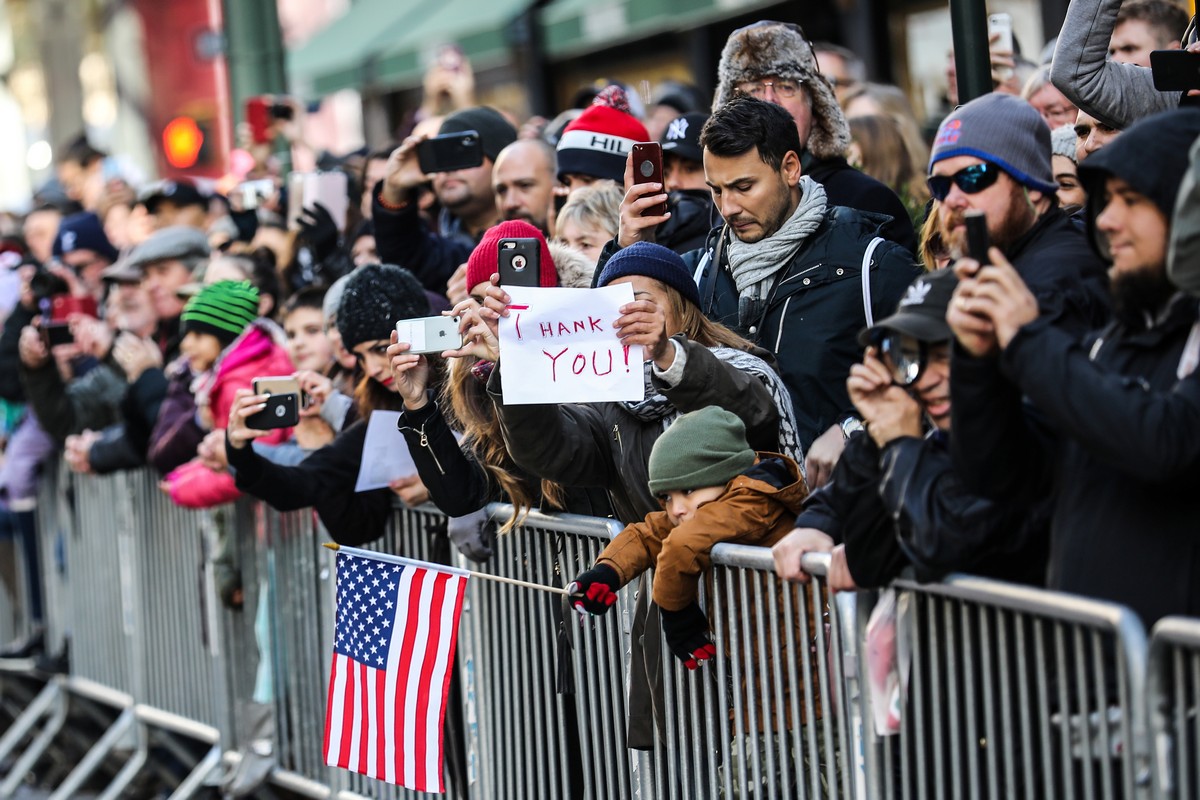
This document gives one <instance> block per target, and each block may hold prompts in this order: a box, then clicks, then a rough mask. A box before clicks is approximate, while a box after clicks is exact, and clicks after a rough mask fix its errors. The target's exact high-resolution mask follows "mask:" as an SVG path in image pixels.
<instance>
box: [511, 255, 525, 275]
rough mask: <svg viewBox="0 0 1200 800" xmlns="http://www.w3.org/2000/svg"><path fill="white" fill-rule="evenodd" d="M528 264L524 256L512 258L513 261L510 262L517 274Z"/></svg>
mask: <svg viewBox="0 0 1200 800" xmlns="http://www.w3.org/2000/svg"><path fill="white" fill-rule="evenodd" d="M528 263H529V262H527V261H526V260H525V256H513V260H512V265H513V269H515V270H517V271H518V272H519V271H520V270H523V269H525V265H526V264H528Z"/></svg>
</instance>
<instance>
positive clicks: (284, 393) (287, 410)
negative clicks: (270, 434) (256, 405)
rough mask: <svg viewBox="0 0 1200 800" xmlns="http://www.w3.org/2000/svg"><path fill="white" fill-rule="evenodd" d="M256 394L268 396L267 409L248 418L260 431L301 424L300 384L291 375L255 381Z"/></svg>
mask: <svg viewBox="0 0 1200 800" xmlns="http://www.w3.org/2000/svg"><path fill="white" fill-rule="evenodd" d="M253 385H254V393H255V394H265V395H267V402H266V407H265V408H264V409H263V410H262V411H259V412H258V413H257V414H251V415H250V416H249V417H246V427H247V428H252V429H254V430H258V431H269V430H275V429H277V428H292V427H295V426H296V425H298V424H299V423H300V384H299V382H298V381H297V380H296V379H295V378H293V377H291V376H290V375H285V376H276V377H269V378H255V379H254V384H253Z"/></svg>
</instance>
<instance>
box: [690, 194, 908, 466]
mask: <svg viewBox="0 0 1200 800" xmlns="http://www.w3.org/2000/svg"><path fill="white" fill-rule="evenodd" d="M885 221H886V220H885V218H883V217H881V216H878V215H873V214H865V213H862V212H859V211H855V210H853V209H850V208H842V207H839V206H829V207H828V208H827V209H826V211H825V222H824V223H822V225H821V227H819V228H818V229H817V230H816V231H815V232H814V233H813V234H812V235H811V236H809V237H808V240H807V241H805V243H804V245H803V246H802V247H801V248H800V250H799V251H798V252H797V253H796V255H795V256H794V257H793V258H792V261H791V263H789V264H788V265H787V266H785V267H784V268H783V269H781V270H780V271H779V272H778V273H777V275H776V278H775V286H774V288H773V289H772V290H771V293H770V295H769V296H768V304H767V309H766V312H765V314H764V315H763V316H762V317H761V318H760V319H757V320H749V321H747V323H746V324H742V322H741V321H740V320H739V317H738V290H737V285H736V284H735V283H734V281H733V274H732V272H731V271H730V269H729V258H728V250H727V249H725V248H722V253H721V263H720V265H719V266H718V265H715V264H714V262H713V252H714V248H715V247H716V244H717V241H718V239H719V237H720V236H721V235H722V233H723V229H721V228H717V229H714V230H713V231H712V232H711V233H710V234H709V237H708V242H707V243H706V245H705V247H704V248H702V249H701V250H695V251H693V252H691V253H688V254H686V255H684V256H683V260H684V263H686V264H687V265H688V268H689V269H691V270H693V272H695V271H697V270H700V269H701V262H705V263H704V264H703V266H702V272H701V275H700V280H699V284H700V298H701V302H702V306H701V308H702V310H703V311H704V313H705V315H706V316H708V317H709V318H710V319H714V320H716V321H718V322H721V323H724V324H725V325H728V326H729V327H731V328H733V329H734V330H736V331H738V332H739V333H741V334H742V335H743V336H746V337H747V338H749V339H750V340H751V341H753V342H755V343H756V344H758V345H759V346H760V347H763V348H764V349H766V350H768V351H770V352H771V353H774V354H775V358H776V361H777V366H778V369H779V374H780V375H781V376H782V377H783V382H784V383H785V384H787V387H788V391H790V392H791V394H792V403H793V405H794V407H795V409H796V421H797V423H798V426H799V434H800V443H801V446H802V447H803V448H804V450H805V452H807V451H808V447H809V445H811V444H812V442H813V440H814V439H816V438H817V437H818V436H820V435H821V434H822V433H824V432H825V431H826V430H827V429H828V428H829V427H830V426H831V425H833V424H834V423H835V422H837V421H838V420H839V419H840V418H842V417H843V416H844V415H846V414H848V413H850V412H851V411H852V410H853V408H852V406H851V404H850V397H849V395H848V394H846V376H847V375H849V373H850V367H851V365H853V364H857V363H858V362H859V361H861V360H862V347H861V346H860V345H859V343H858V334H859V332H860V331H862V329H863V328H864V327H866V325H867V320H866V315H865V314H864V311H863V305H864V304H863V288H862V280H861V276H862V261H863V255H864V253H865V252H866V250H867V246H868V245H869V244H870V242H871V240H872V239H874V238H875V237H876V236H879V235H881V234H880V228H881V226H882V225H883V224H884V222H885ZM920 273H921V268H920V267H918V266H917V264H916V263H915V262H914V261H913V257H912V254H911V253H909V252H908V251H907V250H905V249H904V248H903V247H901V246H900V245H898V244H896V243H894V242H889V241H886V240H885V241H883V242H881V243H880V244H879V246H878V247H877V248H876V249H875V252H874V254H873V256H872V259H871V310H872V315H873V317H874V318H875V319H877V320H879V319H883V318H884V317H886V316H888V315H890V314H891V313H892V312H894V311H895V310H896V305H897V304H898V303H899V302H900V298H901V297H903V296H904V291H905V290H906V289H907V288H908V285H909V284H910V283H912V282H913V280H915V279H916V277H917V275H919V274H920Z"/></svg>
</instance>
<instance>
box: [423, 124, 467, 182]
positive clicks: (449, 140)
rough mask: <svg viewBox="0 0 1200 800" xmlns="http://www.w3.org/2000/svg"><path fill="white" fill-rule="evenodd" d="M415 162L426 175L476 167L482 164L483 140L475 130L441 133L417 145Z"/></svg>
mask: <svg viewBox="0 0 1200 800" xmlns="http://www.w3.org/2000/svg"><path fill="white" fill-rule="evenodd" d="M417 163H419V164H420V165H421V172H424V173H425V174H426V175H428V174H430V173H432V172H453V171H455V170H457V169H471V168H472V167H478V166H480V165H481V164H483V142H481V141H480V140H479V134H478V133H476V132H475V131H460V132H459V133H443V134H442V135H441V136H434V137H431V138H429V139H426V140H425V141H423V142H421V143H420V144H418V145H417Z"/></svg>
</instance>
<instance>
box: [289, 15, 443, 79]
mask: <svg viewBox="0 0 1200 800" xmlns="http://www.w3.org/2000/svg"><path fill="white" fill-rule="evenodd" d="M436 10H437V9H436V8H435V7H434V4H433V3H430V2H423V0H358V2H355V3H353V4H352V5H351V6H350V8H349V9H348V10H347V11H346V13H345V14H343V15H342V16H341V17H338V18H337V19H336V20H334V21H333V22H332V23H331V24H330V25H329V26H328V27H326V28H325V29H324V30H322V31H321V32H320V33H318V34H316V35H315V36H313V38H312V39H310V40H309V41H307V42H305V43H304V45H303V46H301V47H299V48H298V49H296V50H293V51H291V52H289V53H288V54H287V72H288V80H289V81H290V83H291V86H292V91H293V92H295V93H296V94H298V95H301V96H303V97H309V98H316V97H320V96H322V95H326V94H330V93H331V92H336V91H339V90H341V89H353V88H359V87H361V86H362V85H363V83H364V79H365V77H366V76H365V75H364V65H365V64H367V63H368V62H369V61H370V60H371V59H372V58H373V57H375V56H377V55H378V54H379V53H380V52H381V51H382V50H384V49H388V48H390V47H391V46H392V44H393V43H394V42H395V41H396V40H397V39H399V38H402V37H403V36H404V35H406V34H407V33H408V32H410V31H412V30H414V29H417V28H420V26H421V24H422V23H423V22H424V20H425V19H427V18H428V17H430V16H431V15H432V14H433V13H434V12H435V11H436Z"/></svg>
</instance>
